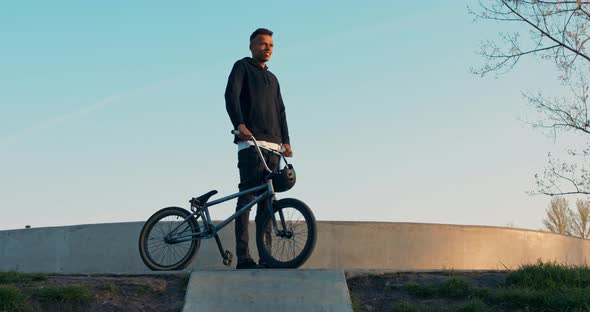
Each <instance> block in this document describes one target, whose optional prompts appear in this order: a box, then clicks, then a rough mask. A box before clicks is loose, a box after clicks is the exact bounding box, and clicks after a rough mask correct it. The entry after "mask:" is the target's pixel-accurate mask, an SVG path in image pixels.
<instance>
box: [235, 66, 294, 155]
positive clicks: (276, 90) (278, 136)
mask: <svg viewBox="0 0 590 312" xmlns="http://www.w3.org/2000/svg"><path fill="white" fill-rule="evenodd" d="M225 108H226V109H227V113H228V114H229V118H230V119H231V122H232V124H233V126H234V129H237V128H238V125H239V124H242V123H243V124H245V125H246V127H247V128H248V129H249V130H250V131H251V132H252V134H253V135H254V137H255V138H256V139H257V140H262V141H267V142H273V143H277V144H281V143H286V144H289V130H288V128H287V117H286V115H285V105H284V104H283V99H282V97H281V89H280V87H279V81H278V80H277V77H275V75H273V73H271V72H270V71H269V70H268V67H266V66H265V68H262V67H260V65H258V64H257V63H256V61H254V59H252V58H250V57H245V58H243V59H241V60H239V61H237V62H236V63H235V64H234V67H233V68H232V70H231V73H230V74H229V78H228V80H227V87H226V88H225ZM238 141H239V138H238V137H235V139H234V143H237V142H238Z"/></svg>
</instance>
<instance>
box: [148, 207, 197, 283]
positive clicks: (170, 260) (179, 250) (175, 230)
mask: <svg viewBox="0 0 590 312" xmlns="http://www.w3.org/2000/svg"><path fill="white" fill-rule="evenodd" d="M198 231H199V227H198V223H197V221H196V220H195V218H193V217H191V214H190V213H189V212H188V211H186V210H185V209H182V208H180V207H168V208H164V209H161V210H160V211H158V212H156V213H155V214H154V215H153V216H151V217H150V218H149V219H148V220H147V221H146V223H145V224H144V225H143V228H142V229H141V234H140V235H139V254H140V256H141V260H143V263H145V265H146V266H147V267H148V268H150V269H151V270H153V271H165V270H182V269H184V268H185V267H186V266H187V265H189V263H190V262H191V261H192V259H193V256H194V255H195V253H196V252H197V251H198V249H199V246H200V244H201V241H200V240H195V239H194V236H193V234H195V233H198Z"/></svg>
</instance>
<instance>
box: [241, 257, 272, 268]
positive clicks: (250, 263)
mask: <svg viewBox="0 0 590 312" xmlns="http://www.w3.org/2000/svg"><path fill="white" fill-rule="evenodd" d="M236 269H238V270H241V269H266V266H264V265H260V264H256V262H254V260H252V259H247V260H244V261H242V262H238V265H236Z"/></svg>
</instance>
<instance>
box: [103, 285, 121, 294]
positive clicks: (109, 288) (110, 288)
mask: <svg viewBox="0 0 590 312" xmlns="http://www.w3.org/2000/svg"><path fill="white" fill-rule="evenodd" d="M100 288H101V289H102V290H106V291H108V292H110V293H111V294H116V293H118V292H119V287H117V285H115V284H113V283H111V282H108V283H104V284H103V285H102V286H101V287H100Z"/></svg>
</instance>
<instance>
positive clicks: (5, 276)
mask: <svg viewBox="0 0 590 312" xmlns="http://www.w3.org/2000/svg"><path fill="white" fill-rule="evenodd" d="M47 278H48V276H47V275H46V274H38V273H18V272H0V284H9V283H22V282H39V281H45V280H47Z"/></svg>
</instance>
